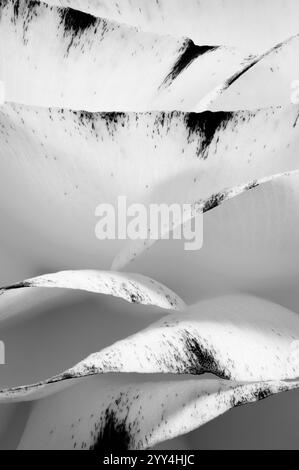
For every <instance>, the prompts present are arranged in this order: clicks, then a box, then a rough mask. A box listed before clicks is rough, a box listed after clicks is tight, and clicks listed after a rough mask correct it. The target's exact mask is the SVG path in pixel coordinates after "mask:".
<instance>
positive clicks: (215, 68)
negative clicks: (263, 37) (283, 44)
mask: <svg viewBox="0 0 299 470" xmlns="http://www.w3.org/2000/svg"><path fill="white" fill-rule="evenodd" d="M0 13H1V16H0V39H1V44H2V46H1V48H0V54H1V70H0V78H1V80H2V81H3V82H4V84H5V97H6V101H14V102H18V103H25V104H31V105H38V106H54V107H66V108H72V109H84V110H88V111H117V110H134V111H138V110H147V109H188V108H189V106H194V105H195V104H196V103H197V102H198V101H199V100H200V99H201V98H202V97H203V96H204V95H205V94H206V92H207V91H210V90H211V89H213V88H214V87H215V86H216V85H217V84H220V83H222V82H223V81H224V80H225V79H227V78H229V76H230V75H232V74H233V73H235V72H237V70H239V69H240V67H241V64H242V63H243V62H244V60H245V55H244V53H243V52H239V51H236V50H235V49H230V48H227V47H222V48H217V47H216V48H215V47H213V45H211V46H205V45H204V46H202V47H200V46H196V45H195V44H194V43H193V42H192V41H191V40H190V39H187V38H181V39H178V38H175V37H171V36H158V35H155V34H151V33H143V32H140V31H138V30H137V29H136V28H132V27H128V26H125V25H122V24H118V23H115V22H111V21H109V20H106V19H103V18H97V17H94V16H91V15H88V14H86V13H82V12H80V11H76V10H72V9H69V8H57V7H55V6H54V7H50V6H49V5H47V4H45V3H40V2H30V1H27V0H3V1H1V3H0ZM4 44H5V46H4ZM189 66H190V67H189ZM20 67H21V69H22V74H21V75H20V74H19V73H18V70H20ZM172 84H174V86H173V87H172Z"/></svg>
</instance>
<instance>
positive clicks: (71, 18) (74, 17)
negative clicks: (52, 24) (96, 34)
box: [58, 8, 105, 54]
mask: <svg viewBox="0 0 299 470" xmlns="http://www.w3.org/2000/svg"><path fill="white" fill-rule="evenodd" d="M58 14H59V16H60V19H61V24H62V26H63V29H64V36H70V37H71V40H70V42H69V45H68V47H67V54H68V53H69V51H70V49H71V47H72V45H73V43H74V40H75V38H77V37H80V36H81V35H82V34H83V33H84V32H85V31H86V30H88V29H90V28H95V27H96V25H97V24H98V22H99V21H101V20H100V19H99V18H96V17H95V16H92V15H89V14H88V13H84V12H81V11H78V10H73V9H72V8H58ZM103 22H104V21H103ZM103 29H104V30H105V28H103Z"/></svg>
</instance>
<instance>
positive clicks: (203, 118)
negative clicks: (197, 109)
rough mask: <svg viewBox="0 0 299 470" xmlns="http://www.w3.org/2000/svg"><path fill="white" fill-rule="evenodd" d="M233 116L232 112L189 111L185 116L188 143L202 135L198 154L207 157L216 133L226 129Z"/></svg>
mask: <svg viewBox="0 0 299 470" xmlns="http://www.w3.org/2000/svg"><path fill="white" fill-rule="evenodd" d="M232 117H233V113H232V112H224V111H220V112H216V113H213V112H211V111H205V112H203V113H200V114H198V113H187V114H186V116H185V124H186V127H187V129H188V132H189V135H188V143H190V142H192V141H193V140H194V136H195V137H200V145H199V146H198V148H197V152H196V155H197V156H198V157H199V156H201V157H202V158H203V159H205V158H206V157H207V153H206V151H207V149H208V147H209V145H210V144H211V142H212V140H213V138H214V136H215V133H216V132H217V131H218V130H220V129H225V127H226V125H227V123H228V122H229V121H230V119H231V118H232Z"/></svg>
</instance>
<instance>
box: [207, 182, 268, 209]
mask: <svg viewBox="0 0 299 470" xmlns="http://www.w3.org/2000/svg"><path fill="white" fill-rule="evenodd" d="M258 186H259V182H258V181H257V180H254V181H251V182H250V183H248V184H247V185H246V186H244V188H243V191H242V192H245V191H250V190H251V189H255V188H257V187H258ZM231 192H232V190H226V191H221V192H219V193H216V194H213V195H212V196H211V197H210V198H209V199H207V200H206V201H205V202H204V205H203V209H202V210H203V212H208V211H210V210H212V209H215V208H216V207H218V206H220V205H221V204H222V203H223V202H225V201H226V200H227V199H229V195H230V193H231Z"/></svg>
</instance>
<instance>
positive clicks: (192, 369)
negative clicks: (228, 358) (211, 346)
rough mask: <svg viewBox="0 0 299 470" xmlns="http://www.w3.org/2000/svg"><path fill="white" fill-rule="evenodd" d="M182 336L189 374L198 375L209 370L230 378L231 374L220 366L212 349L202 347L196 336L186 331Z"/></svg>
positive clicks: (219, 375)
mask: <svg viewBox="0 0 299 470" xmlns="http://www.w3.org/2000/svg"><path fill="white" fill-rule="evenodd" d="M183 338H184V342H185V350H186V353H187V357H188V365H187V368H188V372H189V373H190V374H193V375H199V374H202V373H204V372H211V373H213V374H215V375H217V376H218V377H220V378H223V379H227V380H230V378H231V375H230V374H229V373H228V371H226V370H224V369H223V367H221V365H220V364H219V362H218V361H217V360H216V357H215V354H214V353H213V351H211V350H208V349H207V348H205V347H203V345H202V344H200V343H199V341H198V340H197V338H195V337H194V336H192V335H191V334H190V333H189V332H188V331H185V332H184V334H183Z"/></svg>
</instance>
